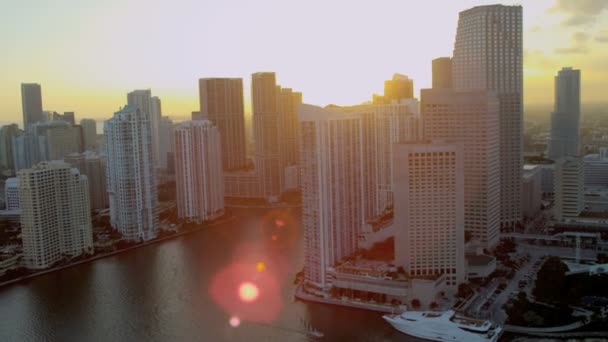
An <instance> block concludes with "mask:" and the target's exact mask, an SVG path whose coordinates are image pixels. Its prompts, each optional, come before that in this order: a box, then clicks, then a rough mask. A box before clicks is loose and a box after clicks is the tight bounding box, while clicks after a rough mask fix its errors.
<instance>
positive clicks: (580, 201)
mask: <svg viewBox="0 0 608 342" xmlns="http://www.w3.org/2000/svg"><path fill="white" fill-rule="evenodd" d="M554 182H555V206H554V209H553V213H554V215H555V220H556V221H558V222H560V221H565V220H567V219H572V218H576V217H577V216H578V215H579V214H580V213H581V212H582V211H583V209H584V207H585V184H584V171H583V161H582V159H581V158H577V157H564V158H561V159H559V160H558V161H557V162H556V163H555V176H554Z"/></svg>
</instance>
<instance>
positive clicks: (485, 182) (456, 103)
mask: <svg viewBox="0 0 608 342" xmlns="http://www.w3.org/2000/svg"><path fill="white" fill-rule="evenodd" d="M421 94H422V105H421V109H422V119H423V121H424V136H425V138H427V139H432V140H439V139H444V140H450V141H455V142H458V143H461V144H462V147H463V157H464V192H465V197H464V201H465V202H464V203H465V204H464V205H465V207H464V220H465V228H466V230H467V231H469V232H470V233H471V234H472V237H473V238H474V239H476V240H477V241H478V242H479V243H480V244H481V245H483V246H485V247H488V248H491V247H493V246H495V245H496V244H497V243H498V241H499V234H500V209H501V207H500V206H501V202H500V201H501V197H500V191H501V187H500V161H501V159H502V156H501V155H500V143H499V118H498V115H499V101H498V99H497V98H496V95H495V94H494V93H493V92H488V91H454V90H452V89H423V90H422V91H421ZM520 201H521V198H520V200H519V201H518V203H520Z"/></svg>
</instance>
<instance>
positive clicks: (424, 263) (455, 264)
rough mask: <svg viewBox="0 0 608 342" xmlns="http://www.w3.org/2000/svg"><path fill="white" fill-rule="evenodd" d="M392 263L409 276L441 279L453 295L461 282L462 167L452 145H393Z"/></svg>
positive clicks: (421, 143) (462, 247)
mask: <svg viewBox="0 0 608 342" xmlns="http://www.w3.org/2000/svg"><path fill="white" fill-rule="evenodd" d="M393 164H394V165H395V171H394V173H395V222H394V226H395V264H396V265H398V266H402V267H403V268H404V269H405V271H406V272H407V273H408V274H410V276H412V277H414V278H416V277H427V276H432V275H436V276H437V275H441V274H444V275H445V276H446V284H447V286H448V287H449V288H451V289H452V290H456V289H457V286H458V284H460V283H462V282H464V280H465V274H466V273H465V259H464V206H465V203H464V165H463V153H462V148H461V147H460V146H458V145H456V144H453V143H445V142H441V143H440V142H420V143H411V144H397V145H395V151H394V163H393Z"/></svg>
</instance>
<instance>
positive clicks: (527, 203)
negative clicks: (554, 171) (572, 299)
mask: <svg viewBox="0 0 608 342" xmlns="http://www.w3.org/2000/svg"><path fill="white" fill-rule="evenodd" d="M541 172H542V171H541V168H540V167H538V166H536V165H524V174H523V186H522V192H521V194H522V199H521V212H522V214H523V215H524V218H528V219H531V218H534V217H536V215H537V214H538V213H539V212H540V209H541V204H542V203H541V200H542V197H543V189H542V173H541Z"/></svg>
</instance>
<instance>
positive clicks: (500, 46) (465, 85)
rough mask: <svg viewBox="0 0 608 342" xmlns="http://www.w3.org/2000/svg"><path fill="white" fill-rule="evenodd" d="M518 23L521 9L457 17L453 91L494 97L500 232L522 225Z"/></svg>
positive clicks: (480, 10)
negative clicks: (496, 104)
mask: <svg viewBox="0 0 608 342" xmlns="http://www.w3.org/2000/svg"><path fill="white" fill-rule="evenodd" d="M522 23H523V20H522V7H521V6H504V5H489V6H477V7H473V8H471V9H468V10H465V11H463V12H460V15H459V19H458V28H457V31H456V40H455V43H454V54H453V58H452V81H453V87H454V89H456V90H490V91H494V92H496V95H497V97H498V102H499V120H500V125H499V127H500V144H499V146H500V187H501V190H500V195H501V199H500V207H501V225H502V226H503V227H512V226H514V225H516V224H517V223H518V222H520V220H521V187H522V184H521V178H522V164H523V158H522V145H523V137H522V136H523V134H522V132H523V28H522V26H523V24H522Z"/></svg>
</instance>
